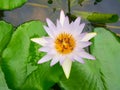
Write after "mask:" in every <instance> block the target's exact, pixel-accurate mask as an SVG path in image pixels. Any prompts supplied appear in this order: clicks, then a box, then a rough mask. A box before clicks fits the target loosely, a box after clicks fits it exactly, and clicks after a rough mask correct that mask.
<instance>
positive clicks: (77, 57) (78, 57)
mask: <svg viewBox="0 0 120 90" xmlns="http://www.w3.org/2000/svg"><path fill="white" fill-rule="evenodd" d="M74 59H75V60H76V61H78V62H80V63H82V64H83V63H85V62H84V60H83V59H82V58H81V57H80V56H77V55H75V56H74Z"/></svg>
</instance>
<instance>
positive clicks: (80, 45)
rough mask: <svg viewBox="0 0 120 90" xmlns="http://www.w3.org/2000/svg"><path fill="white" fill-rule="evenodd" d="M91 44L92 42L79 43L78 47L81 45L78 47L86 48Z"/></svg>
mask: <svg viewBox="0 0 120 90" xmlns="http://www.w3.org/2000/svg"><path fill="white" fill-rule="evenodd" d="M91 44H92V43H91V42H78V45H79V46H78V47H80V48H85V47H87V46H89V45H91Z"/></svg>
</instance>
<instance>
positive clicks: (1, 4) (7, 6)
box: [0, 0, 27, 10]
mask: <svg viewBox="0 0 120 90" xmlns="http://www.w3.org/2000/svg"><path fill="white" fill-rule="evenodd" d="M25 2H27V0H0V10H12V9H15V8H17V7H20V6H21V5H23V4H24V3H25Z"/></svg>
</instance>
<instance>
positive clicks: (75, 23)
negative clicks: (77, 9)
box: [74, 17, 81, 26]
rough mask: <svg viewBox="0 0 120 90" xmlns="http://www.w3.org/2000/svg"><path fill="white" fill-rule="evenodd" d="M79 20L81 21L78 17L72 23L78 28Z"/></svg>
mask: <svg viewBox="0 0 120 90" xmlns="http://www.w3.org/2000/svg"><path fill="white" fill-rule="evenodd" d="M80 20H81V18H80V17H78V18H77V19H76V20H75V21H74V25H75V26H78V25H79V24H80Z"/></svg>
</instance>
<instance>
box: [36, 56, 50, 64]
mask: <svg viewBox="0 0 120 90" xmlns="http://www.w3.org/2000/svg"><path fill="white" fill-rule="evenodd" d="M51 58H52V57H51V56H50V55H45V56H44V57H43V58H41V59H40V60H39V61H38V64H41V63H44V62H47V61H49V60H50V59H51Z"/></svg>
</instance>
